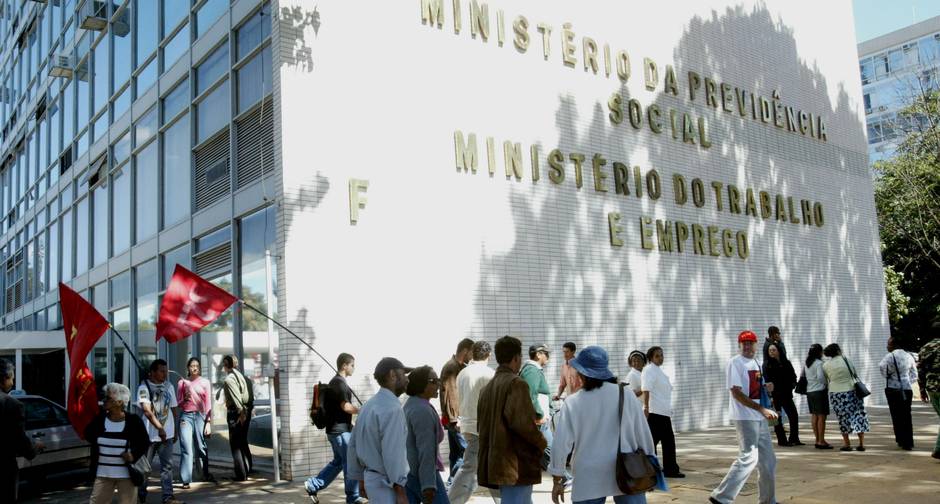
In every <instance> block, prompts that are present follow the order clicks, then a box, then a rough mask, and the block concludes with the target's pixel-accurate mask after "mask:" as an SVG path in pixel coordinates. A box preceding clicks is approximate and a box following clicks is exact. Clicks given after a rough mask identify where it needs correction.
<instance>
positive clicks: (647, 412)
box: [643, 406, 650, 418]
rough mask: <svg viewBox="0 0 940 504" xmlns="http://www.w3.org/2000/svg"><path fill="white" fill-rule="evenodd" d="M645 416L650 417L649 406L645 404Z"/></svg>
mask: <svg viewBox="0 0 940 504" xmlns="http://www.w3.org/2000/svg"><path fill="white" fill-rule="evenodd" d="M643 416H645V417H646V418H649V417H650V409H649V407H648V406H643Z"/></svg>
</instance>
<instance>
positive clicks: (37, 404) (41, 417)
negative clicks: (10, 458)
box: [16, 395, 91, 473]
mask: <svg viewBox="0 0 940 504" xmlns="http://www.w3.org/2000/svg"><path fill="white" fill-rule="evenodd" d="M16 398H17V399H19V401H20V402H22V403H23V406H24V407H25V410H26V435H28V436H29V437H30V438H31V439H33V440H34V441H42V442H43V443H44V444H45V445H46V449H45V450H44V451H43V452H42V453H40V454H39V455H37V456H36V457H35V458H33V460H26V459H24V458H23V457H17V459H16V462H17V465H18V466H19V467H20V469H23V470H27V471H28V470H30V469H35V468H39V467H41V468H42V471H41V472H43V473H46V472H48V470H49V469H50V468H51V467H52V466H58V465H73V464H87V463H88V461H89V458H90V455H91V447H90V445H89V444H88V443H87V442H86V441H84V440H82V439H81V438H80V437H78V434H77V433H76V432H75V429H74V428H73V427H72V424H71V423H69V417H68V414H67V412H66V410H65V408H63V407H62V406H60V405H58V404H56V403H54V402H52V401H50V400H49V399H46V398H45V397H42V396H35V395H20V396H17V397H16Z"/></svg>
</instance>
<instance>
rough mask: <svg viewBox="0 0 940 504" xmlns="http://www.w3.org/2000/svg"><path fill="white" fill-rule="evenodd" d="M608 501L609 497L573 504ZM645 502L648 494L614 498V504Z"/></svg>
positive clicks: (602, 503)
mask: <svg viewBox="0 0 940 504" xmlns="http://www.w3.org/2000/svg"><path fill="white" fill-rule="evenodd" d="M606 500H607V497H598V498H596V499H588V500H583V501H577V502H574V503H573V504H604V501H606ZM645 502H646V494H636V495H618V496H616V497H614V504H644V503H645Z"/></svg>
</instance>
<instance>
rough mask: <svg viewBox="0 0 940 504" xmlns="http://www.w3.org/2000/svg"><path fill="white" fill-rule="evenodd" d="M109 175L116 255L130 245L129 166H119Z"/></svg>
mask: <svg viewBox="0 0 940 504" xmlns="http://www.w3.org/2000/svg"><path fill="white" fill-rule="evenodd" d="M111 177H112V178H111V191H113V198H114V200H113V204H112V205H111V206H112V211H111V221H112V229H114V231H113V237H114V238H113V240H114V255H118V254H120V253H121V252H124V251H125V250H127V249H128V248H130V246H131V177H130V171H129V168H128V167H127V166H125V167H124V168H119V169H118V170H117V171H115V172H114V174H113V175H112V176H111ZM151 211H152V210H151Z"/></svg>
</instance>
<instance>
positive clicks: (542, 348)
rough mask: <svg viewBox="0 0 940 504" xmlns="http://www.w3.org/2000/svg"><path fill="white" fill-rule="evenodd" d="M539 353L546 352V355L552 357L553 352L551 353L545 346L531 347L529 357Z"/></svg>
mask: <svg viewBox="0 0 940 504" xmlns="http://www.w3.org/2000/svg"><path fill="white" fill-rule="evenodd" d="M539 352H545V355H551V352H549V350H548V347H547V346H545V345H532V346H530V347H529V355H532V354H536V353H539Z"/></svg>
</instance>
